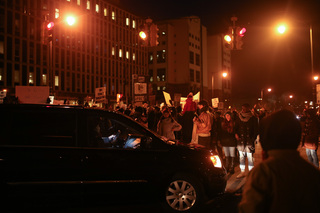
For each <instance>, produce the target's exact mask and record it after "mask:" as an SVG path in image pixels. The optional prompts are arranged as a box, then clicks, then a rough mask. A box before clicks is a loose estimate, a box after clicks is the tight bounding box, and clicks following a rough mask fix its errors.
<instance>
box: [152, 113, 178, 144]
mask: <svg viewBox="0 0 320 213" xmlns="http://www.w3.org/2000/svg"><path fill="white" fill-rule="evenodd" d="M181 128H182V126H181V125H180V124H179V123H178V122H177V121H176V120H174V118H173V117H172V116H171V114H170V111H169V110H168V109H166V110H164V111H163V112H162V117H161V118H160V121H159V123H158V130H157V132H158V134H159V135H161V136H164V137H166V138H168V139H171V140H174V139H175V134H174V132H175V131H179V130H181Z"/></svg>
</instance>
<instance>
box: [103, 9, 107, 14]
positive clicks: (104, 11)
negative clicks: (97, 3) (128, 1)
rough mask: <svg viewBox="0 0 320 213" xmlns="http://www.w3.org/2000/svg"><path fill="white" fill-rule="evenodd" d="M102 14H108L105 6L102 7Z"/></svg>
mask: <svg viewBox="0 0 320 213" xmlns="http://www.w3.org/2000/svg"><path fill="white" fill-rule="evenodd" d="M103 14H104V16H107V14H108V13H107V8H104V9H103Z"/></svg>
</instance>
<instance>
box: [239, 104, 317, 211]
mask: <svg viewBox="0 0 320 213" xmlns="http://www.w3.org/2000/svg"><path fill="white" fill-rule="evenodd" d="M259 127H260V128H259V129H260V131H259V132H260V143H261V147H262V153H263V154H262V157H263V160H262V162H261V163H259V164H258V165H257V166H255V167H254V168H253V169H252V171H251V172H250V173H249V175H248V177H247V180H246V183H245V185H244V188H243V192H242V199H241V201H240V203H239V206H238V209H239V212H240V213H256V212H266V213H268V212H320V202H319V200H320V171H319V170H318V169H316V168H315V167H314V166H313V165H311V164H310V163H308V162H307V161H306V160H304V159H303V158H302V157H301V156H300V153H299V152H298V151H297V148H298V146H299V144H300V138H301V126H300V122H299V121H298V120H297V119H296V116H295V114H294V113H293V112H291V111H289V110H280V111H278V112H275V113H273V114H271V115H269V116H267V117H265V118H263V119H262V120H261V122H260V125H259Z"/></svg>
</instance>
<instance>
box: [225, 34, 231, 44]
mask: <svg viewBox="0 0 320 213" xmlns="http://www.w3.org/2000/svg"><path fill="white" fill-rule="evenodd" d="M224 40H225V41H226V42H228V43H229V44H230V42H231V41H232V39H231V36H229V35H225V36H224Z"/></svg>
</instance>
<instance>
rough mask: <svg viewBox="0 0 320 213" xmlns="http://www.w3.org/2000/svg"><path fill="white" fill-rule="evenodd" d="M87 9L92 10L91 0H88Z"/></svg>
mask: <svg viewBox="0 0 320 213" xmlns="http://www.w3.org/2000/svg"><path fill="white" fill-rule="evenodd" d="M87 10H90V1H89V0H87Z"/></svg>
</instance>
